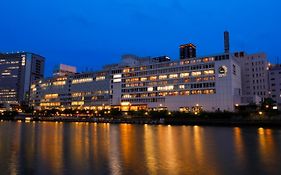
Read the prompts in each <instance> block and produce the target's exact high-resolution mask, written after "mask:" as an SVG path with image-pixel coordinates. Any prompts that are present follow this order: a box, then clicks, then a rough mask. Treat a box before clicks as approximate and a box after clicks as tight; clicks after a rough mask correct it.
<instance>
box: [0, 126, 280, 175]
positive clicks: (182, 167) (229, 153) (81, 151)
mask: <svg viewBox="0 0 281 175" xmlns="http://www.w3.org/2000/svg"><path fill="white" fill-rule="evenodd" d="M0 155H1V159H0V172H1V174H48V175H50V174H117V175H118V174H281V166H280V162H281V130H280V129H266V128H246V127H245V128H240V127H233V128H232V127H200V126H161V125H159V126H150V125H129V124H121V125H112V124H94V123H48V122H41V123H17V122H1V123H0Z"/></svg>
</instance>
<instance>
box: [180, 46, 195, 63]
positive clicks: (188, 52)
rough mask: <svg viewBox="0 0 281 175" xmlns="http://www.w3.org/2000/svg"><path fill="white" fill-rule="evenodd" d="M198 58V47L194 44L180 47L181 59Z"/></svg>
mask: <svg viewBox="0 0 281 175" xmlns="http://www.w3.org/2000/svg"><path fill="white" fill-rule="evenodd" d="M195 57H196V46H195V45H194V44H192V43H189V44H183V45H180V59H191V58H195Z"/></svg>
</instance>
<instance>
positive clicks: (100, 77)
mask: <svg viewBox="0 0 281 175" xmlns="http://www.w3.org/2000/svg"><path fill="white" fill-rule="evenodd" d="M101 80H105V76H99V77H96V81H101Z"/></svg>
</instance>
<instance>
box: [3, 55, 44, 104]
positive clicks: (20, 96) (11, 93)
mask: <svg viewBox="0 0 281 175" xmlns="http://www.w3.org/2000/svg"><path fill="white" fill-rule="evenodd" d="M43 77H44V57H42V56H40V55H37V54H33V53H28V52H21V53H6V54H3V53H1V54H0V104H2V105H4V106H6V107H11V106H12V105H19V104H21V103H22V102H24V101H27V100H28V98H29V93H30V85H31V83H32V82H33V81H35V80H38V79H41V78H43Z"/></svg>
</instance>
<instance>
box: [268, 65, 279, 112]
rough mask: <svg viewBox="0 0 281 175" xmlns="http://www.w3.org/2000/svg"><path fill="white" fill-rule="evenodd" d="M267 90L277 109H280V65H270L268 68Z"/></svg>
mask: <svg viewBox="0 0 281 175" xmlns="http://www.w3.org/2000/svg"><path fill="white" fill-rule="evenodd" d="M268 74H269V90H270V91H269V92H270V97H271V98H272V99H273V100H274V101H275V103H276V105H277V106H278V109H279V110H281V65H280V64H276V65H272V66H270V68H269V73H268Z"/></svg>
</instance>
